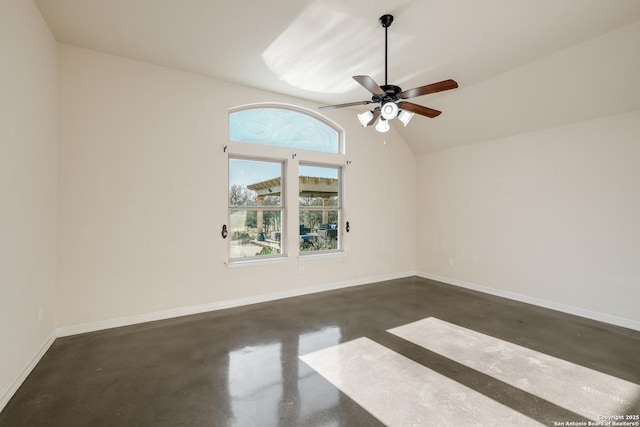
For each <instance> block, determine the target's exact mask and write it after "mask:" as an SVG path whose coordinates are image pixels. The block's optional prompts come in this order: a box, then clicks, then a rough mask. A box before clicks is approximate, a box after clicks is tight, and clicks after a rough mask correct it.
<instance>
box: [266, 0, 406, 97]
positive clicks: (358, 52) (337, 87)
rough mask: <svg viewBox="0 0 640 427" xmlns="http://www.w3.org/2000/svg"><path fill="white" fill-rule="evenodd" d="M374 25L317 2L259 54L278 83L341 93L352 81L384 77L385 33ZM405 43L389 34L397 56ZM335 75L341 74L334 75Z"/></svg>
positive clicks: (346, 10) (344, 8)
mask: <svg viewBox="0 0 640 427" xmlns="http://www.w3.org/2000/svg"><path fill="white" fill-rule="evenodd" d="M351 8H353V5H351ZM377 19H378V17H376V18H374V19H369V17H363V16H362V15H359V14H357V11H355V10H351V9H349V6H345V5H343V4H340V3H337V2H329V1H324V0H316V1H314V2H313V3H311V4H310V5H309V6H308V7H307V8H306V9H305V10H304V11H303V12H302V13H301V14H300V15H299V16H298V18H297V19H296V20H295V21H294V22H293V23H292V24H291V25H290V26H289V27H288V28H287V29H286V30H285V31H284V32H283V33H282V34H281V35H280V36H279V37H278V38H277V39H276V40H275V41H274V42H273V43H272V44H271V45H270V46H269V47H268V48H267V49H266V50H265V51H264V53H263V54H262V58H263V60H264V62H265V64H266V65H267V66H268V67H269V69H270V70H271V72H273V73H274V74H275V75H276V76H277V77H278V78H279V79H280V80H282V81H284V82H286V83H288V84H290V85H292V86H294V87H296V88H299V89H304V90H308V91H311V92H317V93H345V92H347V91H349V90H352V89H354V88H355V87H357V86H358V84H357V83H356V82H355V81H354V80H353V79H352V78H351V76H354V75H359V74H372V73H373V71H376V72H383V71H384V29H383V28H382V26H381V25H380V24H379V23H378V22H377ZM310 29H313V30H312V31H311V30H310ZM389 38H390V39H391V35H390V36H389ZM409 41H410V39H409V38H408V37H406V36H404V37H403V36H401V35H399V34H393V47H394V49H396V50H397V49H401V48H402V47H403V46H406V45H407V44H408V43H409ZM389 43H391V40H390V42H389ZM336 69H338V70H341V72H340V73H336V72H335V70H336ZM381 75H382V74H381ZM380 84H382V82H380Z"/></svg>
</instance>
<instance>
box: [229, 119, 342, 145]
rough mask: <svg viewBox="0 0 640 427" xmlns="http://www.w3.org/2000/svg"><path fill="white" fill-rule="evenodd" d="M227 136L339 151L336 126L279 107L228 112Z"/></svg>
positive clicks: (240, 139) (259, 142)
mask: <svg viewBox="0 0 640 427" xmlns="http://www.w3.org/2000/svg"><path fill="white" fill-rule="evenodd" d="M229 139H230V140H231V141H240V142H253V143H256V144H266V145H275V146H279V147H290V148H300V149H303V150H313V151H322V152H325V153H338V152H339V151H340V138H339V133H338V131H337V130H336V129H334V128H332V127H330V126H329V125H327V124H326V123H324V122H322V121H320V120H318V119H316V118H313V117H311V116H308V115H306V114H303V113H300V112H298V111H293V110H287V109H281V108H254V109H250V110H241V111H236V112H233V113H231V114H230V115H229Z"/></svg>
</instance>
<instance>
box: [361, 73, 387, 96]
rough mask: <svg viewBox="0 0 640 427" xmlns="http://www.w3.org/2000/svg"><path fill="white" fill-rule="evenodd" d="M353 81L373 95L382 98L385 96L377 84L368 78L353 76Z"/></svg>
mask: <svg viewBox="0 0 640 427" xmlns="http://www.w3.org/2000/svg"><path fill="white" fill-rule="evenodd" d="M353 79H354V80H355V81H357V82H358V83H360V84H361V85H362V86H363V87H364V88H365V89H366V90H368V91H369V92H371V93H372V94H374V95H383V96H384V95H386V94H387V93H386V92H385V91H384V90H382V88H381V87H380V85H378V83H376V81H375V80H373V79H372V78H371V77H369V76H353Z"/></svg>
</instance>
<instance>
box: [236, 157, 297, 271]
mask: <svg viewBox="0 0 640 427" xmlns="http://www.w3.org/2000/svg"><path fill="white" fill-rule="evenodd" d="M282 171H283V162H279V161H269V160H254V159H243V158H233V157H232V158H229V237H230V238H231V239H230V240H231V242H230V245H231V247H230V259H231V260H240V259H244V258H253V257H266V256H278V255H282V254H283V253H284V251H283V242H285V241H286V240H285V236H284V227H283V222H282V221H283V213H284V190H283V189H284V185H283V174H282Z"/></svg>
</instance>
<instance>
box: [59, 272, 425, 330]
mask: <svg viewBox="0 0 640 427" xmlns="http://www.w3.org/2000/svg"><path fill="white" fill-rule="evenodd" d="M415 275H416V272H415V271H409V272H404V273H396V274H389V275H385V276H377V277H366V278H361V279H355V280H348V281H344V282H337V283H330V284H327V285H321V286H315V287H309V288H299V289H292V290H289V291H283V292H275V293H270V294H263V295H256V296H250V297H245V298H236V299H231V300H225V301H218V302H213V303H207V304H199V305H192V306H189V307H179V308H172V309H169V310H162V311H155V312H151V313H144V314H138V315H134V316H127V317H118V318H115V319H108V320H100V321H97V322H89V323H82V324H78V325H70V326H63V327H60V328H58V329H57V330H56V336H58V337H66V336H69V335H76V334H83V333H86V332H95V331H100V330H103V329H110V328H118V327H121V326H129V325H135V324H138V323H145V322H153V321H156V320H165V319H171V318H174V317H181V316H188V315H191V314H200V313H206V312H209V311H216V310H223V309H226V308H234V307H240V306H243V305H249V304H257V303H261V302H268V301H275V300H279V299H283V298H291V297H297V296H301V295H308V294H314V293H318V292H325V291H332V290H335V289H342V288H348V287H351V286H360V285H366V284H368V283H376V282H383V281H385V280H394V279H401V278H403V277H412V276H415Z"/></svg>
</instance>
